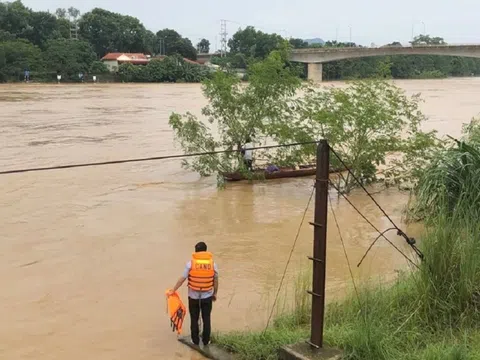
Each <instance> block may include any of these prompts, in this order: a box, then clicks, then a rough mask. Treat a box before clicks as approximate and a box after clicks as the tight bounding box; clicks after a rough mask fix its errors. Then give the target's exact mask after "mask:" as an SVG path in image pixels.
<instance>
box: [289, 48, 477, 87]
mask: <svg viewBox="0 0 480 360" xmlns="http://www.w3.org/2000/svg"><path fill="white" fill-rule="evenodd" d="M387 55H388V56H392V55H443V56H463V57H473V58H480V45H423V46H418V45H417V46H408V47H404V46H383V47H376V48H360V47H350V48H326V47H324V48H315V49H295V50H293V51H292V53H291V57H290V60H291V61H294V62H300V63H304V64H307V65H308V79H310V80H313V81H317V82H320V81H322V71H323V66H322V64H324V63H327V62H331V61H337V60H344V59H355V58H362V57H368V56H387Z"/></svg>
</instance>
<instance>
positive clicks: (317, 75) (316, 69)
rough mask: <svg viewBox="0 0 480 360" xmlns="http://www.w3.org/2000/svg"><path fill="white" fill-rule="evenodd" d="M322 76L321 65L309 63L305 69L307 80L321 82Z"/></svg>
mask: <svg viewBox="0 0 480 360" xmlns="http://www.w3.org/2000/svg"><path fill="white" fill-rule="evenodd" d="M322 76H323V64H322V63H309V64H308V69H307V77H308V80H312V81H314V82H322Z"/></svg>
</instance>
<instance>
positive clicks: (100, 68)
mask: <svg viewBox="0 0 480 360" xmlns="http://www.w3.org/2000/svg"><path fill="white" fill-rule="evenodd" d="M89 72H90V73H91V74H106V73H108V72H109V70H108V67H107V65H105V64H104V63H103V62H101V61H94V62H92V64H91V65H90V70H89Z"/></svg>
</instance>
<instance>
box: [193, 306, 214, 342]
mask: <svg viewBox="0 0 480 360" xmlns="http://www.w3.org/2000/svg"><path fill="white" fill-rule="evenodd" d="M188 311H189V312H190V331H191V333H192V341H193V343H194V344H196V345H198V344H199V343H200V338H199V333H200V329H199V328H198V319H199V317H200V312H201V313H202V322H203V334H202V340H203V344H204V345H206V344H208V343H209V342H210V333H211V331H212V327H211V321H210V314H211V313H212V297H208V298H205V299H200V300H198V299H192V298H190V297H189V298H188Z"/></svg>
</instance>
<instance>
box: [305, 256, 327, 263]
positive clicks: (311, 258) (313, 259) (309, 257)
mask: <svg viewBox="0 0 480 360" xmlns="http://www.w3.org/2000/svg"><path fill="white" fill-rule="evenodd" d="M307 257H308V260H312V261H318V262H321V263H323V262H324V261H323V260H320V259H317V258H314V257H311V256H307Z"/></svg>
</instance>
